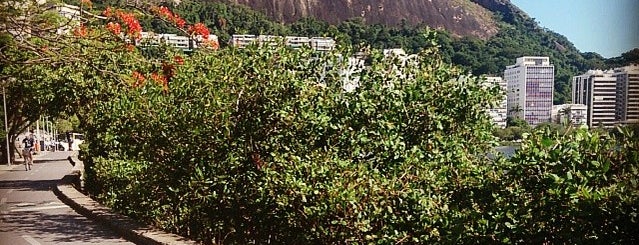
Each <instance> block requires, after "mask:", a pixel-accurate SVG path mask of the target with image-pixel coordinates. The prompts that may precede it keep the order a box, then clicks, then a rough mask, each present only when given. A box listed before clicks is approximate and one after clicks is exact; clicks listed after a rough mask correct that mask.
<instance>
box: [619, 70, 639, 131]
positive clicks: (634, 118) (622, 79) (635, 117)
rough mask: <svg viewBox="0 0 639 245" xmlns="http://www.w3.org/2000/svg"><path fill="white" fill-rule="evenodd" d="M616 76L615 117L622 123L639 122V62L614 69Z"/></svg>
mask: <svg viewBox="0 0 639 245" xmlns="http://www.w3.org/2000/svg"><path fill="white" fill-rule="evenodd" d="M615 77H616V78H617V96H616V115H615V119H617V121H619V122H620V123H622V124H625V123H638V122H639V64H634V65H630V66H625V67H621V68H616V69H615Z"/></svg>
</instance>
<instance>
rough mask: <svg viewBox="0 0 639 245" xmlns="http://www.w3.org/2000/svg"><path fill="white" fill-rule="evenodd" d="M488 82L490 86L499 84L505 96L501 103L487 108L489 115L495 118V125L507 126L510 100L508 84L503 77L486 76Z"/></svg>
mask: <svg viewBox="0 0 639 245" xmlns="http://www.w3.org/2000/svg"><path fill="white" fill-rule="evenodd" d="M486 84H488V85H490V86H499V88H500V89H501V91H502V92H503V97H502V99H501V100H500V102H499V104H498V105H497V106H495V107H493V108H490V109H488V110H487V112H488V115H490V117H491V118H492V119H493V122H494V123H495V125H497V126H498V127H500V128H505V127H506V119H507V118H508V109H507V108H508V107H507V106H508V100H507V98H506V91H507V90H508V84H506V81H505V80H504V79H502V78H501V77H486Z"/></svg>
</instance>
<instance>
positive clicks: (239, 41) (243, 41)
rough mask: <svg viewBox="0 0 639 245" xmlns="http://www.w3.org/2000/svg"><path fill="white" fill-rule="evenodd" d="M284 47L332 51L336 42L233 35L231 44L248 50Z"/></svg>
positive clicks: (330, 39) (320, 39) (292, 37)
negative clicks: (250, 48)
mask: <svg viewBox="0 0 639 245" xmlns="http://www.w3.org/2000/svg"><path fill="white" fill-rule="evenodd" d="M282 42H284V45H286V46H288V47H290V48H293V49H300V48H301V47H303V46H307V47H311V48H312V49H314V50H317V51H330V50H333V49H335V47H336V45H337V44H336V42H335V40H333V38H330V37H311V38H309V37H295V36H285V37H284V36H271V35H259V36H256V35H233V36H232V37H231V41H230V44H231V46H233V47H237V48H246V47H248V46H250V45H253V44H259V45H267V46H271V47H272V46H277V45H279V44H280V43H282Z"/></svg>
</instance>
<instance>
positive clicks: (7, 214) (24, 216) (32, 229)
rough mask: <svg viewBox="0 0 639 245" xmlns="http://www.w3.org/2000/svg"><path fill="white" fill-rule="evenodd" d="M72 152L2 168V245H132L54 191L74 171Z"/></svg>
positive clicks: (56, 153)
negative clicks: (29, 166) (29, 165)
mask: <svg viewBox="0 0 639 245" xmlns="http://www.w3.org/2000/svg"><path fill="white" fill-rule="evenodd" d="M69 154H70V152H49V153H47V154H46V155H42V156H38V157H36V158H35V164H34V166H33V167H32V169H31V170H30V171H25V169H24V166H23V165H14V166H13V167H7V166H3V168H2V169H0V215H1V216H0V245H4V244H11V245H14V244H15V245H20V244H28V245H37V244H133V243H130V242H128V241H126V240H124V239H123V238H121V237H120V236H119V235H118V234H116V233H115V232H113V231H111V230H109V229H108V228H106V227H103V226H101V225H99V224H97V223H95V222H94V221H92V220H89V219H87V218H85V217H84V216H82V215H80V214H78V213H76V212H75V211H74V210H73V209H71V208H70V207H69V206H67V205H65V204H64V203H62V202H61V201H60V200H59V199H58V198H57V197H56V195H55V194H54V193H53V191H52V190H53V187H54V186H55V185H56V183H57V181H58V180H60V179H61V178H62V177H63V176H64V175H65V174H67V173H69V172H70V171H71V167H72V166H71V165H70V164H69V162H68V161H67V160H66V157H67V156H69Z"/></svg>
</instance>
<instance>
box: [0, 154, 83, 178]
mask: <svg viewBox="0 0 639 245" xmlns="http://www.w3.org/2000/svg"><path fill="white" fill-rule="evenodd" d="M57 152H64V151H57ZM49 153H54V152H50V151H41V152H38V154H35V155H33V162H34V163H35V162H37V161H46V160H50V158H51V157H49V158H47V155H49ZM69 153H71V152H69ZM5 161H6V160H5ZM17 166H20V167H22V168H23V170H24V158H18V157H17V156H16V158H15V159H14V162H13V164H11V165H8V164H6V163H5V164H0V173H1V172H4V171H10V170H13V169H15V168H16V167H17Z"/></svg>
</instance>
